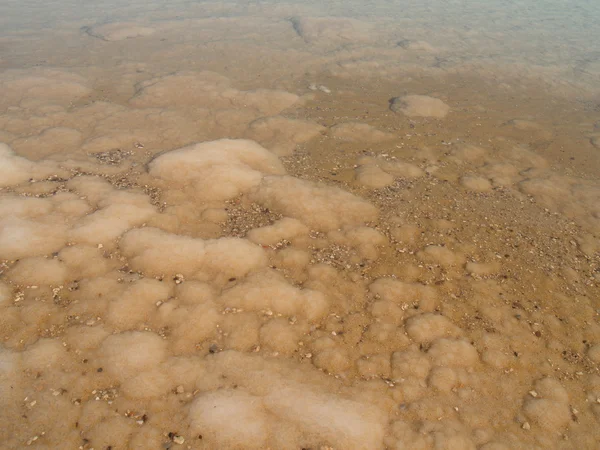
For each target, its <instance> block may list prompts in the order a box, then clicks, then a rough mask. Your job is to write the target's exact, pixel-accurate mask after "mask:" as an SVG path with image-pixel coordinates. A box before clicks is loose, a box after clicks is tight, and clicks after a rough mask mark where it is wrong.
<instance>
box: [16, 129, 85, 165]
mask: <svg viewBox="0 0 600 450" xmlns="http://www.w3.org/2000/svg"><path fill="white" fill-rule="evenodd" d="M81 139H82V134H81V132H79V131H78V130H74V129H72V128H67V127H50V128H46V129H44V130H42V131H41V132H40V133H38V134H36V135H33V136H27V137H23V138H20V139H16V140H14V141H12V142H11V146H12V147H13V149H15V150H16V151H17V153H19V154H20V155H22V156H26V157H27V158H31V159H35V160H37V159H40V158H44V157H46V156H49V155H53V154H55V153H61V152H73V151H75V150H77V148H78V147H79V145H80V144H81Z"/></svg>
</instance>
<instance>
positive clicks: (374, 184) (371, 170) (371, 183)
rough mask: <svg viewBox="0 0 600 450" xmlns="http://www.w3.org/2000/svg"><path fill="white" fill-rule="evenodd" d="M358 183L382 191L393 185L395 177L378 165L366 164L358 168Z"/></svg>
mask: <svg viewBox="0 0 600 450" xmlns="http://www.w3.org/2000/svg"><path fill="white" fill-rule="evenodd" d="M356 181H358V182H359V183H360V184H362V185H363V186H366V187H368V188H371V189H381V188H384V187H386V186H389V185H391V184H392V183H393V182H394V177H393V176H392V175H390V174H389V173H387V172H385V171H384V170H382V169H381V168H380V167H379V166H378V165H376V164H364V165H360V166H358V167H357V168H356Z"/></svg>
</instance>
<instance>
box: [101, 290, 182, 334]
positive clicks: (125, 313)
mask: <svg viewBox="0 0 600 450" xmlns="http://www.w3.org/2000/svg"><path fill="white" fill-rule="evenodd" d="M169 293H170V292H169V286H168V285H167V284H166V283H161V282H160V281H158V280H152V279H142V280H139V281H136V282H134V283H132V284H130V285H129V286H128V287H127V289H126V290H125V291H124V292H123V294H122V295H120V296H119V297H118V298H116V299H115V300H113V301H112V302H111V303H110V304H109V307H108V313H107V317H106V320H107V322H108V323H109V324H111V325H112V326H113V327H115V328H116V329H117V330H127V329H134V328H135V327H136V326H137V325H139V324H146V323H148V321H149V319H150V316H151V314H152V313H153V312H154V311H155V310H156V303H157V302H158V301H165V300H166V299H167V298H168V296H169Z"/></svg>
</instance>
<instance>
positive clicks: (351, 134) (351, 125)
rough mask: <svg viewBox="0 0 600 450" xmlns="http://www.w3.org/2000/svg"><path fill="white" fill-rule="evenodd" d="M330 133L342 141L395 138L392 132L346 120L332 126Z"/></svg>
mask: <svg viewBox="0 0 600 450" xmlns="http://www.w3.org/2000/svg"><path fill="white" fill-rule="evenodd" d="M329 133H330V135H331V136H332V137H333V138H335V139H339V140H341V141H350V142H383V141H388V140H390V139H393V138H394V135H393V134H392V133H386V132H384V131H381V130H378V129H377V128H375V127H373V126H371V125H369V124H367V123H360V122H346V123H340V124H337V125H334V126H332V127H331V128H330V129H329Z"/></svg>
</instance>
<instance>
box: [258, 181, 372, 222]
mask: <svg viewBox="0 0 600 450" xmlns="http://www.w3.org/2000/svg"><path fill="white" fill-rule="evenodd" d="M251 197H252V198H253V199H254V200H255V201H257V202H258V203H260V204H262V205H263V206H265V207H268V208H270V209H273V210H275V211H277V212H279V213H281V214H284V215H286V216H289V217H293V218H295V219H298V220H300V221H301V222H303V223H305V224H306V225H308V226H310V227H313V228H316V229H319V230H323V231H330V230H335V229H338V228H341V227H343V226H345V225H350V226H356V225H362V224H364V223H366V222H369V221H372V220H375V219H377V215H378V211H377V208H376V207H375V206H374V205H372V204H371V203H369V202H368V201H366V200H363V199H362V198H360V197H357V196H355V195H352V194H351V193H349V192H347V191H344V190H342V189H340V188H337V187H331V186H327V185H324V184H318V183H312V182H310V181H304V180H300V179H298V178H294V177H290V176H267V177H264V179H263V180H262V182H261V183H260V185H259V186H258V187H257V189H255V190H254V191H253V192H252V194H251Z"/></svg>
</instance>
